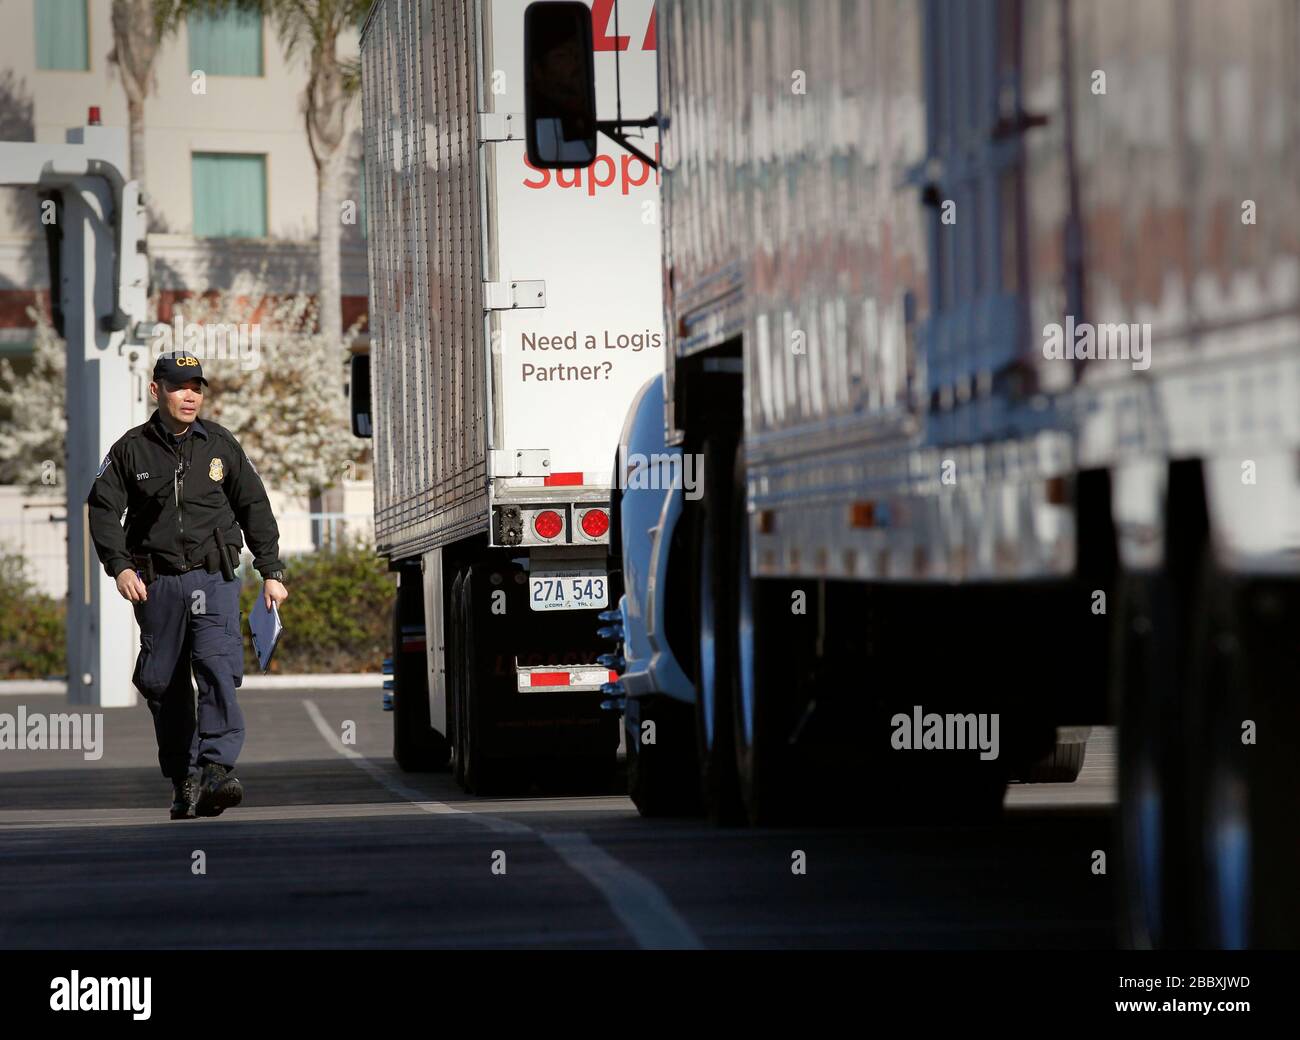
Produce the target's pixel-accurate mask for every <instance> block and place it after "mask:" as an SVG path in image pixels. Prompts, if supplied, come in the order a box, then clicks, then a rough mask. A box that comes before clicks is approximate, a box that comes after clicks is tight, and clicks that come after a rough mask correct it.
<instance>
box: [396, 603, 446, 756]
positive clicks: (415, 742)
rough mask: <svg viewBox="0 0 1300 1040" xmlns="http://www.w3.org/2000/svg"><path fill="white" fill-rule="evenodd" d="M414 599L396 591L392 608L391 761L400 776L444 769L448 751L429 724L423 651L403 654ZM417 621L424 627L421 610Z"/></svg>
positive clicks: (444, 741)
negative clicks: (398, 770)
mask: <svg viewBox="0 0 1300 1040" xmlns="http://www.w3.org/2000/svg"><path fill="white" fill-rule="evenodd" d="M416 591H417V592H418V591H419V590H416ZM413 598H414V597H413V596H411V594H410V593H409V592H408V593H406V598H405V599H404V597H403V592H402V591H401V590H399V592H398V597H397V601H396V602H395V603H394V604H393V626H392V628H393V758H394V759H395V760H396V762H397V765H398V767H399V768H400V769H401V770H402V771H403V772H406V773H430V772H437V771H439V770H442V769H446V768H447V763H448V761H449V759H450V757H451V747H450V745H449V744H448V743H447V740H446V738H445V737H444V736H443V735H442V734H441V733H439V732H438V731H437V730H435V729H434V728H433V727H432V725H430V723H429V677H428V671H427V666H426V663H425V654H424V651H423V650H420V651H418V652H411V653H406V652H404V651H403V650H402V620H403V614H404V613H405V615H406V617H407V624H408V626H409V625H411V624H412V623H413V620H414V610H413V608H412V606H411V603H412V599H413ZM404 606H405V607H406V610H405V611H404V610H403V607H404ZM418 620H419V622H420V623H421V624H423V607H422V606H421V610H420V614H419V618H418Z"/></svg>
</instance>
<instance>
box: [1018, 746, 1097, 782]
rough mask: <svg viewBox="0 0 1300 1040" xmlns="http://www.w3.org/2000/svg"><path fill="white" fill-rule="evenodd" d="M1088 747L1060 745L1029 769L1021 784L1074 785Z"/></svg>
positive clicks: (1025, 772)
mask: <svg viewBox="0 0 1300 1040" xmlns="http://www.w3.org/2000/svg"><path fill="white" fill-rule="evenodd" d="M1087 750H1088V745H1087V744H1086V743H1083V742H1079V743H1074V744H1061V743H1058V744H1057V745H1056V747H1055V748H1054V749H1053V750H1052V753H1051V754H1050V755H1047V756H1046V757H1044V758H1040V759H1039V760H1038V761H1037V762H1035V763H1034V764H1033V765H1032V766H1030V767H1029V768H1028V769H1026V770H1024V771H1023V772H1024V776H1022V777H1020V782H1021V783H1025V784H1072V783H1074V782H1075V781H1076V780H1078V779H1079V771H1080V770H1081V769H1083V757H1084V754H1085V753H1086V752H1087Z"/></svg>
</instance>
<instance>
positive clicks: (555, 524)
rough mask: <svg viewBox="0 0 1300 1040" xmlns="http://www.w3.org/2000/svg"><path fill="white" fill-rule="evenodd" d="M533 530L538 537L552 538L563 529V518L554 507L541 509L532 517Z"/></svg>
mask: <svg viewBox="0 0 1300 1040" xmlns="http://www.w3.org/2000/svg"><path fill="white" fill-rule="evenodd" d="M533 530H534V531H536V532H537V536H538V537H539V538H554V537H555V536H556V535H558V534H559V533H560V532H561V531H563V530H564V520H563V519H562V518H561V517H560V514H559V513H557V512H556V511H555V510H554V509H543V510H542V511H541V512H540V513H538V514H537V515H536V516H535V517H533Z"/></svg>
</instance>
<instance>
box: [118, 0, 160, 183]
mask: <svg viewBox="0 0 1300 1040" xmlns="http://www.w3.org/2000/svg"><path fill="white" fill-rule="evenodd" d="M112 19H113V51H112V53H111V54H110V55H109V60H110V61H112V62H115V63H116V64H117V67H118V69H119V70H121V73H122V86H123V87H124V88H125V89H126V113H127V126H128V127H129V129H130V137H131V176H132V177H133V178H135V179H136V180H137V181H139V182H140V183H141V184H144V179H145V159H144V99H145V97H146V95H147V94H148V93H149V90H150V88H151V87H152V86H153V62H154V58H155V57H157V55H158V45H159V44H160V43H161V42H162V33H161V32H160V31H159V28H160V27H159V25H158V23H157V22H156V21H155V20H154V3H153V0H113V14H112Z"/></svg>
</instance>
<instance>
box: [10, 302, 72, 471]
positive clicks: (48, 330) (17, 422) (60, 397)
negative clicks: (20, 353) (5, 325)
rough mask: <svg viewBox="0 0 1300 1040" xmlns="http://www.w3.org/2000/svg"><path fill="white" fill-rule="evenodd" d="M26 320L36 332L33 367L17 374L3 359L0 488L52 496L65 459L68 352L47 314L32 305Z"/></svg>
mask: <svg viewBox="0 0 1300 1040" xmlns="http://www.w3.org/2000/svg"><path fill="white" fill-rule="evenodd" d="M27 317H28V318H29V319H30V320H31V322H32V324H33V326H34V332H35V334H36V342H35V347H34V348H33V351H32V367H31V369H30V370H29V371H27V372H24V373H23V374H21V375H19V374H18V373H16V372H15V371H14V367H13V365H12V364H11V363H10V362H9V360H8V359H7V358H4V359H0V415H3V416H4V422H3V423H0V484H19V485H22V486H23V487H24V488H26V489H27V491H28V492H29V493H31V492H40V491H44V492H47V493H48V492H49V490H50V483H51V476H53V475H54V474H56V473H60V472H62V470H63V467H64V464H65V458H66V455H67V435H68V420H67V412H66V409H65V407H64V396H65V392H64V387H65V381H64V373H65V372H66V371H67V360H68V358H67V348H66V346H65V345H64V342H63V339H62V338H61V337H60V336H59V334H58V333H57V332H55V331H54V326H53V325H51V324H50V322H49V319H47V318H46V317H45V313H44V312H43V311H41V310H39V309H38V308H35V307H29V308H28V309H27ZM51 466H53V467H55V469H54V470H53V471H52V469H51ZM53 482H56V483H57V482H59V481H58V480H57V477H55V480H54V481H53Z"/></svg>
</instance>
